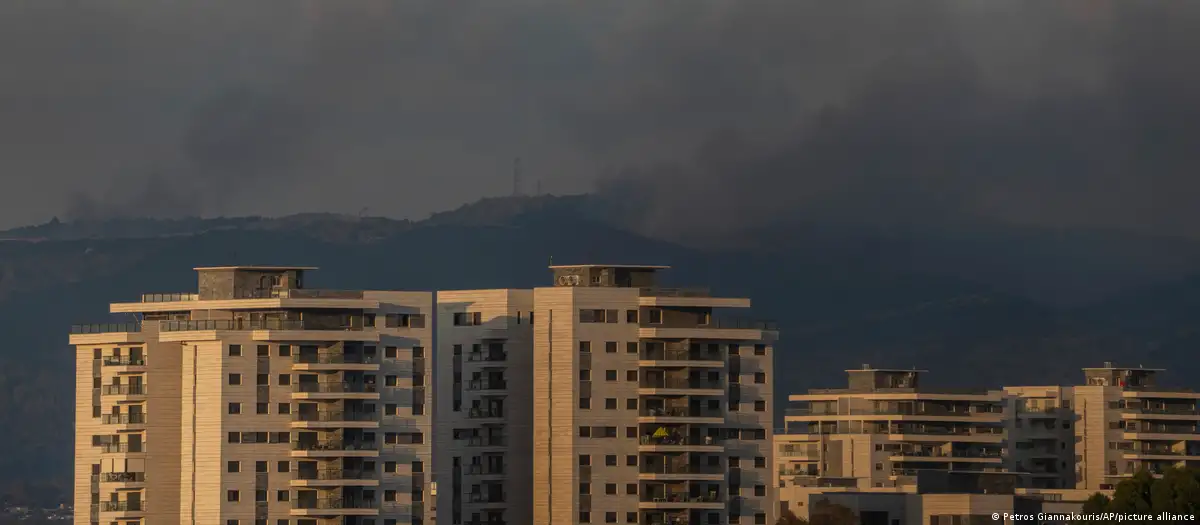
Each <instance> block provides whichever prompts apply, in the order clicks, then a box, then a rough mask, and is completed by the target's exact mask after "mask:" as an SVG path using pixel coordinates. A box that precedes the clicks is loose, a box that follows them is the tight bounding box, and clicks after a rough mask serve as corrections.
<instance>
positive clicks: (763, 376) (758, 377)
mask: <svg viewBox="0 0 1200 525" xmlns="http://www.w3.org/2000/svg"><path fill="white" fill-rule="evenodd" d="M754 382H755V383H758V384H760V385H761V384H763V383H766V382H767V373H766V372H755V373H754Z"/></svg>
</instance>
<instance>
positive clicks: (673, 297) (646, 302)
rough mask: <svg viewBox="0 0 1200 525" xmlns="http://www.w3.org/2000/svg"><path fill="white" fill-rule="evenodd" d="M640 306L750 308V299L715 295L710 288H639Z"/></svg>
mask: <svg viewBox="0 0 1200 525" xmlns="http://www.w3.org/2000/svg"><path fill="white" fill-rule="evenodd" d="M638 296H639V297H638V304H639V305H640V306H682V307H710V308H749V307H750V299H746V298H734V297H713V296H712V292H711V291H710V290H709V289H708V288H699V287H693V288H665V287H650V288H639V289H638Z"/></svg>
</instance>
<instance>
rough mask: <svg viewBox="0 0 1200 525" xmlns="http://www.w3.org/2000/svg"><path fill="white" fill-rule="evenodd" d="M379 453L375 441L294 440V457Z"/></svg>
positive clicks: (357, 455) (348, 455) (349, 455)
mask: <svg viewBox="0 0 1200 525" xmlns="http://www.w3.org/2000/svg"><path fill="white" fill-rule="evenodd" d="M378 455H379V445H378V444H376V443H375V442H374V441H346V440H340V439H327V440H318V441H300V440H296V439H293V440H292V452H291V456H292V457H299V458H331V457H376V456H378Z"/></svg>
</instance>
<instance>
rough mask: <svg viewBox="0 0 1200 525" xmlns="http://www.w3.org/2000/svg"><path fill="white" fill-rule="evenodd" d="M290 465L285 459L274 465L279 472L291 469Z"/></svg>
mask: <svg viewBox="0 0 1200 525" xmlns="http://www.w3.org/2000/svg"><path fill="white" fill-rule="evenodd" d="M291 466H292V464H291V463H289V462H287V461H280V462H279V464H278V465H276V466H275V467H276V468H275V470H277V471H279V472H287V471H289V470H291Z"/></svg>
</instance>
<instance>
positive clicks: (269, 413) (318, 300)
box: [70, 267, 433, 525]
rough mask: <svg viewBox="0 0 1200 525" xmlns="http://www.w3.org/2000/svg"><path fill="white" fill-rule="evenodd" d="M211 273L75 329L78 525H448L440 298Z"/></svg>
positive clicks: (288, 272)
mask: <svg viewBox="0 0 1200 525" xmlns="http://www.w3.org/2000/svg"><path fill="white" fill-rule="evenodd" d="M196 270H197V272H198V274H199V275H198V277H199V286H198V290H197V292H195V293H176V294H165V295H160V294H153V295H144V296H142V298H141V300H140V301H138V302H133V303H115V304H113V305H111V308H110V311H111V312H112V313H115V314H125V315H129V316H130V318H131V319H132V320H133V321H132V322H130V323H127V324H121V325H83V326H77V327H75V329H74V330H73V333H72V335H71V338H70V339H71V344H72V345H74V346H75V347H76V357H77V362H76V370H77V378H76V383H77V385H76V396H77V410H76V417H75V421H76V422H75V432H76V439H75V455H76V468H75V472H76V476H75V508H76V514H75V523H76V524H79V525H85V524H89V523H90V524H93V525H95V524H97V523H103V524H106V525H107V524H113V523H119V524H121V525H128V524H143V525H144V524H150V525H159V524H167V523H181V524H191V525H219V524H225V525H251V524H254V525H260V524H270V525H284V524H288V525H327V524H334V523H336V524H354V525H392V524H397V523H422V522H425V523H432V518H433V509H432V508H431V506H429V507H427V506H426V505H424V503H425V502H426V501H430V499H431V498H430V496H431V495H432V494H431V490H430V489H431V485H432V484H431V483H430V476H431V470H432V469H431V468H430V466H431V454H430V441H431V440H430V438H431V437H432V436H431V434H430V430H431V429H430V414H431V413H432V406H431V399H430V396H429V395H427V394H426V385H427V379H428V378H429V373H430V363H429V360H428V359H427V357H428V356H427V355H426V349H427V348H431V342H432V339H431V335H432V334H431V324H432V323H431V321H432V319H431V317H432V315H433V309H432V308H433V304H432V303H433V297H432V294H430V293H425V292H372V291H365V292H364V291H331V290H314V289H309V288H307V287H305V286H304V284H305V282H304V281H305V277H306V272H308V271H310V270H313V268H301V267H217V268H197V269H196Z"/></svg>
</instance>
